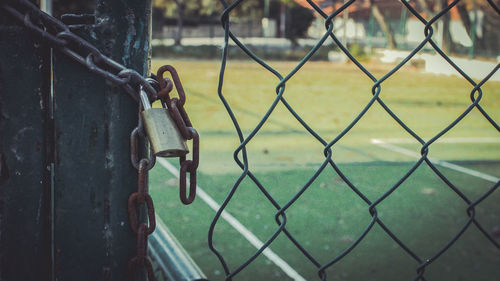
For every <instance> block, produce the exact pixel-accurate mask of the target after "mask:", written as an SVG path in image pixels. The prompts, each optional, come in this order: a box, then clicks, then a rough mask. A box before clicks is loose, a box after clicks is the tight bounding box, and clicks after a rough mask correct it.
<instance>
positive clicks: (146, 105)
mask: <svg viewBox="0 0 500 281" xmlns="http://www.w3.org/2000/svg"><path fill="white" fill-rule="evenodd" d="M139 96H140V98H141V104H142V107H143V108H144V110H146V109H150V108H151V104H150V103H149V98H148V94H147V93H146V91H144V88H143V87H142V85H141V87H140V92H139Z"/></svg>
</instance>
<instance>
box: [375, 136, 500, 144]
mask: <svg viewBox="0 0 500 281" xmlns="http://www.w3.org/2000/svg"><path fill="white" fill-rule="evenodd" d="M378 140H380V141H382V142H384V143H414V144H417V143H418V142H417V140H415V139H411V138H387V139H378ZM434 143H500V138H495V137H479V138H439V139H438V140H436V141H435V142H434Z"/></svg>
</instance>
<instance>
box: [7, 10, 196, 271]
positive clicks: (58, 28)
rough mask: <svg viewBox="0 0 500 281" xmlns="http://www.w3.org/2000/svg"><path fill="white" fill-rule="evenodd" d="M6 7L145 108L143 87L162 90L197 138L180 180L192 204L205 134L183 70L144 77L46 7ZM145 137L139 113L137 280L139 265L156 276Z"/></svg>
mask: <svg viewBox="0 0 500 281" xmlns="http://www.w3.org/2000/svg"><path fill="white" fill-rule="evenodd" d="M0 8H1V9H3V10H5V11H6V12H7V13H8V14H10V15H11V16H12V17H13V18H14V19H16V20H17V21H18V22H19V23H20V24H22V25H23V26H24V27H25V28H26V29H27V30H28V31H30V32H31V33H32V34H34V35H35V36H36V40H39V41H41V42H43V43H45V44H48V45H49V46H50V47H52V48H54V49H56V50H58V51H60V52H61V53H63V54H64V55H66V56H68V57H69V58H70V59H72V60H74V61H76V62H77V63H79V64H81V65H83V66H84V67H86V68H87V70H89V71H90V72H92V73H95V74H97V75H99V76H101V77H102V78H104V79H105V80H106V81H109V82H112V83H113V84H115V85H117V86H120V87H121V88H122V89H123V90H124V91H125V92H127V93H128V94H129V95H130V96H131V97H132V98H133V99H134V100H135V101H136V102H138V103H139V106H138V108H139V112H140V111H141V110H142V107H141V105H140V98H139V95H138V90H137V89H139V88H142V89H144V90H145V92H146V94H147V95H148V98H149V100H150V101H151V102H153V101H156V100H158V97H159V93H161V97H162V98H160V99H161V101H162V104H163V106H164V107H166V108H168V111H169V113H170V114H171V115H172V117H173V118H174V120H175V123H176V125H177V126H178V128H179V130H180V132H181V134H182V136H183V137H184V139H187V140H193V159H192V160H186V157H185V156H182V157H180V164H181V169H180V171H181V172H180V180H179V183H180V198H181V201H182V203H184V204H190V203H192V202H193V200H194V198H195V195H196V169H197V167H198V163H199V135H198V133H197V132H196V130H195V129H194V128H193V127H192V124H191V121H190V120H189V117H188V115H187V113H186V111H185V110H184V104H185V101H186V98H185V93H184V89H183V88H182V84H181V82H180V79H179V76H178V74H177V71H176V70H175V69H174V68H173V67H172V66H163V67H161V68H160V69H159V70H158V74H159V75H158V77H154V76H153V77H154V78H156V79H154V78H144V77H142V76H141V75H140V74H139V73H138V72H137V71H135V70H133V69H130V68H127V67H125V66H123V65H121V64H120V63H118V62H116V61H114V60H112V59H111V58H109V57H107V56H105V55H104V54H103V53H102V52H101V51H99V50H98V49H97V48H96V47H95V46H93V45H92V44H91V43H89V42H88V41H86V40H85V39H83V38H81V37H79V36H78V35H76V34H74V33H73V32H72V31H71V29H70V27H69V26H67V25H66V24H64V23H63V22H61V21H59V20H58V19H56V18H54V17H52V16H50V15H48V14H46V13H44V12H42V11H41V10H40V9H39V8H38V7H37V6H35V5H34V4H32V3H31V2H29V1H27V0H17V1H8V0H6V1H3V2H2V3H0ZM166 71H168V72H170V74H171V75H172V79H173V81H174V84H175V87H176V89H177V92H178V94H179V99H178V98H172V99H171V98H170V97H169V93H170V91H171V90H172V89H173V85H172V83H171V80H170V79H168V78H163V73H164V72H166ZM158 91H159V92H158ZM157 92H158V93H157ZM144 136H145V132H144V126H143V122H142V120H141V117H140V114H139V122H138V126H137V127H136V128H135V129H134V130H133V131H132V133H131V135H130V159H131V163H132V166H133V167H134V168H136V169H137V171H138V183H137V191H136V192H134V193H132V194H131V195H130V197H129V199H128V204H127V209H128V215H129V223H130V228H131V230H132V231H133V232H134V233H135V234H136V235H137V248H136V255H135V256H134V257H133V258H131V259H130V261H129V264H128V268H129V277H130V279H131V280H136V277H137V276H138V275H137V273H138V269H139V268H143V269H145V270H146V272H147V276H148V279H149V280H150V281H152V280H156V279H155V276H154V271H153V267H152V264H151V261H150V260H149V258H148V257H147V249H148V236H149V235H150V234H151V233H153V232H154V230H155V228H156V221H155V210H154V205H153V199H152V198H151V195H149V193H148V171H149V170H151V169H152V168H153V166H154V165H155V162H156V158H155V156H154V155H153V153H150V155H149V157H141V155H140V154H141V153H140V149H139V139H140V138H141V137H144ZM0 167H1V164H0ZM188 172H189V173H190V191H189V196H188V197H186V174H187V173H188ZM144 210H145V211H146V214H147V218H148V219H147V220H148V221H147V223H145V222H141V220H140V217H141V214H143V212H144Z"/></svg>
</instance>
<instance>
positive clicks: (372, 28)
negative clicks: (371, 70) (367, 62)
mask: <svg viewBox="0 0 500 281" xmlns="http://www.w3.org/2000/svg"><path fill="white" fill-rule="evenodd" d="M374 32H375V17H374V16H373V9H372V8H370V19H369V20H368V50H369V52H370V54H371V53H372V46H373V42H372V41H373V33H374Z"/></svg>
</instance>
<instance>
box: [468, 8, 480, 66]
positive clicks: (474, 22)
mask: <svg viewBox="0 0 500 281" xmlns="http://www.w3.org/2000/svg"><path fill="white" fill-rule="evenodd" d="M472 10H473V11H474V12H473V13H474V16H473V19H472V24H471V29H470V40H471V41H472V45H471V46H470V48H469V58H470V59H473V58H474V57H475V52H476V50H475V49H476V29H477V22H478V20H477V9H476V1H475V0H474V1H472Z"/></svg>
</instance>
